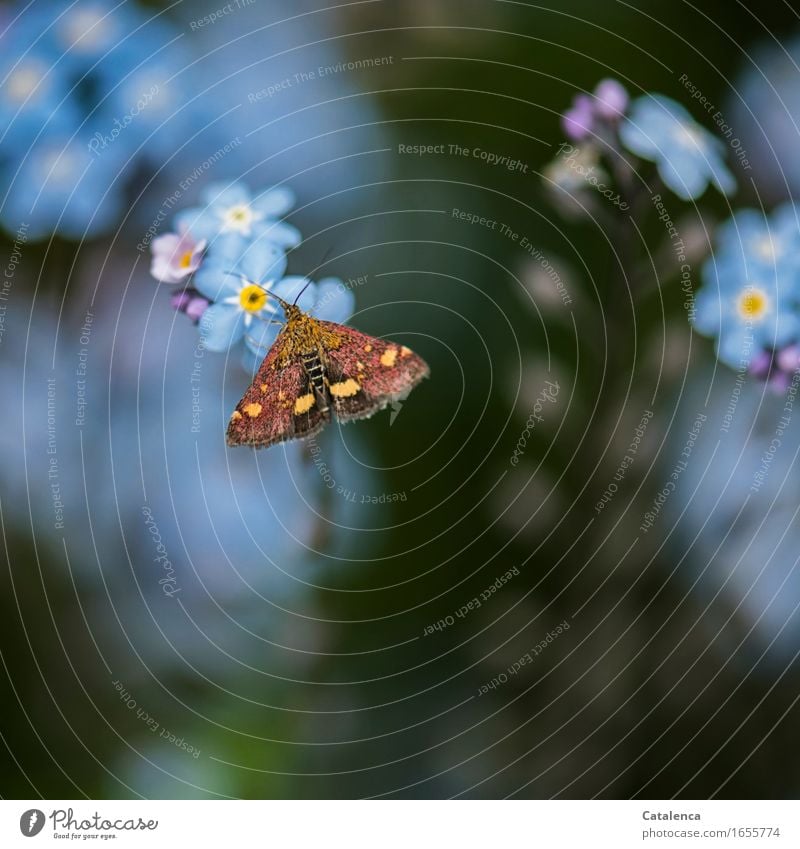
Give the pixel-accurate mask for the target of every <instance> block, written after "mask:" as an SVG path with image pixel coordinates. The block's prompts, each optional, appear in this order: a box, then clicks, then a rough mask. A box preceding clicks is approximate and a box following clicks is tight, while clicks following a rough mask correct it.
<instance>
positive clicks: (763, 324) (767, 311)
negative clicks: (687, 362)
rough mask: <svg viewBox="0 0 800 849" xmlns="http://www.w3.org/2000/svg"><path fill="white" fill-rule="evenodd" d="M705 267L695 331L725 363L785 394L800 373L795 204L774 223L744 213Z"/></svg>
mask: <svg viewBox="0 0 800 849" xmlns="http://www.w3.org/2000/svg"><path fill="white" fill-rule="evenodd" d="M716 242H717V250H716V252H715V253H714V255H713V256H711V257H710V258H709V259H708V260H707V262H706V263H705V265H704V267H703V283H704V285H703V287H702V289H701V290H700V291H699V292H698V295H697V298H696V304H695V317H694V324H695V327H696V328H697V329H698V330H699V331H700V332H701V333H704V334H706V335H708V336H712V337H714V339H715V340H716V351H717V356H718V357H719V359H720V360H721V361H722V362H724V363H726V364H727V365H729V366H731V367H732V368H749V369H750V371H751V372H752V373H753V374H755V375H756V376H757V377H760V378H763V379H768V380H769V381H770V382H771V383H772V384H773V386H775V388H778V389H782V388H785V386H786V384H787V381H788V380H789V379H790V378H791V375H792V374H793V373H794V372H795V370H796V369H797V368H798V365H800V362H799V361H798V352H800V349H799V348H798V343H800V218H798V212H797V210H796V208H795V206H794V204H793V203H787V204H785V205H783V206H781V207H779V208H778V209H777V210H775V212H773V213H772V214H771V215H769V216H765V215H764V213H762V212H759V211H757V210H755V209H744V210H741V211H740V212H737V213H736V214H735V215H734V216H733V218H731V219H730V220H729V221H727V222H725V223H724V224H722V225H721V226H720V227H719V229H718V231H717V234H716Z"/></svg>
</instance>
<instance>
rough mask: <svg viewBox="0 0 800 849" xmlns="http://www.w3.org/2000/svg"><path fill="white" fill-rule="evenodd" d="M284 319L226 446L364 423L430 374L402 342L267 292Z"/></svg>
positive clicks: (269, 442)
mask: <svg viewBox="0 0 800 849" xmlns="http://www.w3.org/2000/svg"><path fill="white" fill-rule="evenodd" d="M269 297H271V298H275V300H276V301H278V303H279V304H280V305H281V307H282V309H283V311H284V314H285V316H286V322H285V324H284V325H283V327H282V328H281V331H280V333H279V334H278V338H277V339H276V340H275V342H274V343H273V345H272V347H271V348H270V350H269V353H268V354H267V356H266V357H265V358H264V362H263V363H261V366H260V367H259V369H258V373H257V374H256V376H255V379H254V380H253V382H252V384H251V385H250V388H249V389H248V390H247V392H245V393H244V397H243V398H242V400H241V401H239V403H238V404H237V405H236V409H235V410H234V411H233V414H232V415H231V418H230V422H229V423H228V432H227V442H228V445H231V446H235V445H250V446H253V447H255V448H266V447H267V446H269V445H275V444H276V443H278V442H285V441H286V440H288V439H305V438H307V437H309V436H313V435H314V434H316V433H318V432H319V431H320V430H322V428H323V427H324V426H325V425H326V424H327V423H328V422H330V421H331V420H332V418H333V416H336V418H337V419H338V420H339V421H340V422H349V421H353V420H354V419H366V418H369V417H370V416H371V415H372V414H373V413H376V412H378V411H379V410H382V409H383V408H384V407H386V406H388V405H389V404H391V403H392V402H394V401H397V400H400V399H402V398H405V397H406V396H407V395H408V393H409V392H410V391H411V390H412V389H413V388H414V387H415V386H416V385H417V384H418V383H419V382H420V381H421V380H422V379H423V378H425V377H428V375H429V374H430V369H429V368H428V366H427V364H426V363H425V361H424V360H423V359H422V358H421V357H419V356H417V354H415V353H414V352H413V351H412V350H411V349H410V348H407V347H406V346H405V345H398V344H396V343H395V342H387V341H386V340H384V339H377V338H375V337H374V336H368V335H367V334H366V333H361V332H360V331H358V330H354V329H353V328H352V327H345V326H344V325H343V324H335V323H334V322H332V321H320V320H319V319H316V318H312V316H310V315H309V314H308V313H306V312H303V310H301V309H300V307H298V306H296V305H295V304H290V303H287V302H286V301H284V300H283V299H282V298H279V297H277V296H276V295H274V294H272V293H270V295H269Z"/></svg>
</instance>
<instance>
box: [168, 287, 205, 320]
mask: <svg viewBox="0 0 800 849" xmlns="http://www.w3.org/2000/svg"><path fill="white" fill-rule="evenodd" d="M170 303H171V304H172V308H173V309H176V310H177V311H178V312H183V313H186V315H187V316H188V317H189V318H190V319H191V320H192V321H193V322H194V323H195V324H197V322H198V321H200V319H201V317H202V315H203V313H204V312H205V311H206V310H207V309H208V306H209V304H210V303H211V301H209V300H208V298H204V297H203V296H202V295H201V294H200V293H199V292H198V291H197V289H192V288H189V289H184V290H183V291H181V292H175V294H174V295H172V297H171V298H170Z"/></svg>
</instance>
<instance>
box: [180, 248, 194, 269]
mask: <svg viewBox="0 0 800 849" xmlns="http://www.w3.org/2000/svg"><path fill="white" fill-rule="evenodd" d="M191 264H192V252H191V251H186V253H185V254H184V255H183V256H182V257H181V268H188V267H189V266H190V265H191Z"/></svg>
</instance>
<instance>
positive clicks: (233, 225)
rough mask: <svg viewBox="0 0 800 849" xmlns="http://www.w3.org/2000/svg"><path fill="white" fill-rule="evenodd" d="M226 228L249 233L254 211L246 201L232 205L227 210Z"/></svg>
mask: <svg viewBox="0 0 800 849" xmlns="http://www.w3.org/2000/svg"><path fill="white" fill-rule="evenodd" d="M224 221H225V229H226V230H238V231H239V232H240V233H244V234H245V235H247V234H248V233H249V231H250V225H251V224H252V222H253V212H252V210H251V209H250V207H249V206H248V205H247V204H246V203H242V204H239V205H238V206H231V207H229V208H228V209H226V210H225V214H224Z"/></svg>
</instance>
